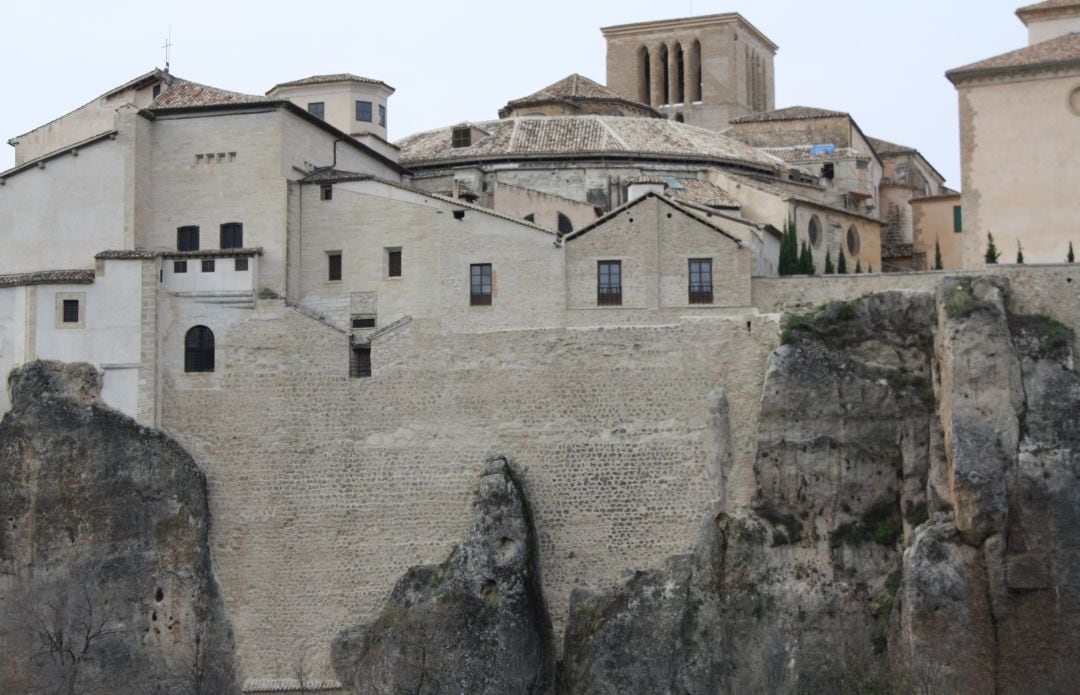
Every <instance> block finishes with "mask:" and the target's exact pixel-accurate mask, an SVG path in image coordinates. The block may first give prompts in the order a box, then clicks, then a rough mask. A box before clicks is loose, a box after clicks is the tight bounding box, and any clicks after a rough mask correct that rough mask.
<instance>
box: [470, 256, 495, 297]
mask: <svg viewBox="0 0 1080 695" xmlns="http://www.w3.org/2000/svg"><path fill="white" fill-rule="evenodd" d="M469 304H470V305H472V306H489V305H490V304H491V264H490V263H473V264H472V265H470V266H469Z"/></svg>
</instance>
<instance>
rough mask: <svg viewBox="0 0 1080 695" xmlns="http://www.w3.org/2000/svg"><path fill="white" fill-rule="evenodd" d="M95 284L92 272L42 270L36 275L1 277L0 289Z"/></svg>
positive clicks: (23, 274) (16, 274)
mask: <svg viewBox="0 0 1080 695" xmlns="http://www.w3.org/2000/svg"><path fill="white" fill-rule="evenodd" d="M93 282H94V271H92V270H42V271H39V272H36V273H12V274H10V275H0V287H18V286H20V285H89V284H91V283H93Z"/></svg>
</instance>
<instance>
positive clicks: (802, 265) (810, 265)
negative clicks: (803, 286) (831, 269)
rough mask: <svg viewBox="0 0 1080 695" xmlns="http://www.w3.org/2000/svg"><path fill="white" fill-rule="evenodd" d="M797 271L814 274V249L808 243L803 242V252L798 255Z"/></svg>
mask: <svg viewBox="0 0 1080 695" xmlns="http://www.w3.org/2000/svg"><path fill="white" fill-rule="evenodd" d="M799 272H800V273H802V274H803V275H813V274H814V249H812V248H810V244H809V243H804V244H803V252H802V254H801V255H800V256H799Z"/></svg>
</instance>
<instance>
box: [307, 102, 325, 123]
mask: <svg viewBox="0 0 1080 695" xmlns="http://www.w3.org/2000/svg"><path fill="white" fill-rule="evenodd" d="M307 111H308V113H310V114H311V115H312V116H314V117H315V118H321V119H323V120H325V119H326V104H325V102H321V101H311V102H308V105H307Z"/></svg>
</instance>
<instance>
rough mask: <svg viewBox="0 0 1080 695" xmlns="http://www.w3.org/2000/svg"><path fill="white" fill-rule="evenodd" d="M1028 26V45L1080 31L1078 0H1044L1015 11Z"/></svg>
mask: <svg viewBox="0 0 1080 695" xmlns="http://www.w3.org/2000/svg"><path fill="white" fill-rule="evenodd" d="M1016 15H1017V16H1018V17H1019V18H1020V21H1021V22H1023V23H1024V25H1025V26H1026V27H1027V28H1028V45H1029V46H1033V45H1035V44H1037V43H1042V42H1043V41H1049V40H1050V39H1056V38H1058V37H1059V36H1065V35H1066V34H1073V33H1077V32H1080V0H1046V2H1039V3H1035V4H1034V5H1026V6H1024V7H1021V8H1020V9H1019V10H1017V11H1016Z"/></svg>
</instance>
